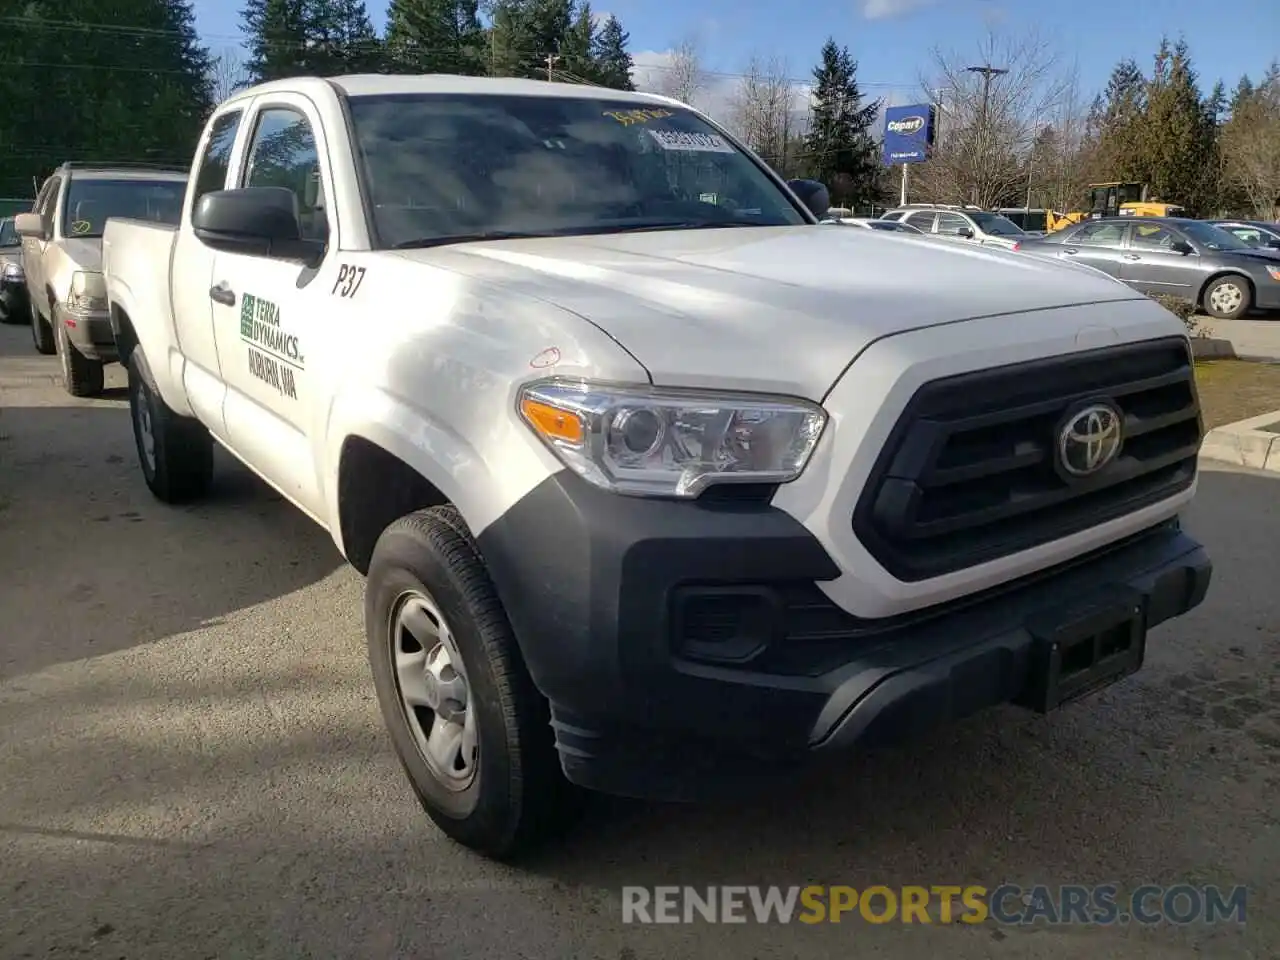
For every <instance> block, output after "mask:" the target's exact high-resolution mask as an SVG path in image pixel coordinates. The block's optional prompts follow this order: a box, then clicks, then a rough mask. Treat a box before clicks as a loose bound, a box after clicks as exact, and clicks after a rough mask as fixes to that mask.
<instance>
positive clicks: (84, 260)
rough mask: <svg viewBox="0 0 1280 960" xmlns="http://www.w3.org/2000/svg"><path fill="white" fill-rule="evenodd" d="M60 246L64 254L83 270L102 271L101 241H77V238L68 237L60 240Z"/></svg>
mask: <svg viewBox="0 0 1280 960" xmlns="http://www.w3.org/2000/svg"><path fill="white" fill-rule="evenodd" d="M58 246H60V247H62V252H63V253H65V254H66V255H67V258H68V259H70V260H71V262H72V263H74V264H75V265H76V266H77V267H79V268H80V269H81V270H89V271H94V270H101V269H102V241H101V240H99V239H93V240H77V239H76V238H75V237H68V238H67V239H65V240H59V241H58Z"/></svg>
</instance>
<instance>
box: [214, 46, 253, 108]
mask: <svg viewBox="0 0 1280 960" xmlns="http://www.w3.org/2000/svg"><path fill="white" fill-rule="evenodd" d="M248 84H249V71H248V69H247V68H246V66H245V62H244V59H243V58H242V57H241V56H240V55H239V53H237V52H236V51H235V50H231V49H227V50H223V51H222V53H220V54H218V55H217V56H216V57H214V58H213V66H212V68H211V69H210V71H209V85H210V87H211V88H212V90H213V99H214V102H215V103H221V102H222V101H223V100H226V99H227V98H228V97H229V96H231V95H232V94H233V93H235V92H236V91H237V90H239V89H241V88H242V87H245V86H248Z"/></svg>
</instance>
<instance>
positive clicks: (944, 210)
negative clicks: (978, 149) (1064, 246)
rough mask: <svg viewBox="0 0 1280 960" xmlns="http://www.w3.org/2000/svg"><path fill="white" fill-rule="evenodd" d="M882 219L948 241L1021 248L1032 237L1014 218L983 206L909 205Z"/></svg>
mask: <svg viewBox="0 0 1280 960" xmlns="http://www.w3.org/2000/svg"><path fill="white" fill-rule="evenodd" d="M881 219H882V220H898V221H901V222H902V223H907V224H910V225H911V226H913V227H915V228H916V229H917V230H919V231H921V232H922V233H927V234H930V235H931V236H936V237H941V238H942V239H944V240H958V241H962V242H965V243H979V244H982V245H983V246H989V247H1001V248H1002V249H1005V250H1017V249H1018V246H1019V244H1020V243H1021V242H1022V241H1023V240H1026V239H1028V235H1027V233H1026V231H1024V230H1023V229H1022V228H1021V227H1019V226H1018V225H1017V224H1016V223H1014V222H1013V221H1012V220H1010V219H1008V218H1007V217H1002V216H1001V215H1000V214H998V213H991V212H989V211H986V210H983V209H981V208H979V207H960V206H948V205H945V204H937V203H917V204H908V205H907V206H905V207H898V208H897V209H895V210H890V211H888V212H887V213H885V214H884V216H882V217H881Z"/></svg>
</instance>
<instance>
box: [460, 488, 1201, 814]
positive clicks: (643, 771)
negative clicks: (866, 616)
mask: <svg viewBox="0 0 1280 960" xmlns="http://www.w3.org/2000/svg"><path fill="white" fill-rule="evenodd" d="M478 546H479V548H480V551H481V554H482V556H483V557H484V559H485V561H486V563H487V565H488V567H489V569H490V572H491V575H492V578H493V580H494V583H495V586H496V588H497V590H498V593H499V596H500V597H501V599H502V602H503V604H504V606H505V608H506V611H507V614H508V616H509V618H510V620H511V623H512V626H513V628H514V630H515V632H516V636H517V638H518V641H519V643H520V647H521V651H522V653H523V655H524V658H525V660H526V662H527V664H528V666H529V670H530V672H531V674H532V677H533V680H534V682H535V683H536V684H537V686H538V687H539V689H540V690H541V691H542V693H543V694H544V695H545V696H546V697H547V698H548V700H549V701H550V704H551V716H552V726H553V728H554V730H555V736H556V743H557V746H558V749H559V751H560V757H561V763H562V765H563V767H564V770H565V773H566V775H567V776H568V778H569V779H570V780H571V781H573V782H574V783H577V784H579V785H581V786H584V787H587V788H591V789H595V790H599V791H602V792H606V793H615V794H621V795H625V796H631V797H638V798H643V799H655V800H694V799H704V798H709V797H713V796H716V795H730V796H731V795H733V794H734V793H736V792H738V791H740V790H741V789H743V788H744V787H747V786H750V785H752V783H754V782H756V781H759V780H760V779H762V778H769V777H772V776H776V774H777V773H778V772H779V770H780V769H782V768H785V767H786V766H787V765H789V764H793V763H795V762H797V761H800V760H803V759H805V758H806V757H812V756H813V755H814V754H819V753H828V752H831V751H834V750H837V749H839V748H848V747H852V746H855V745H873V744H874V745H880V744H884V743H889V742H894V741H897V740H900V739H902V738H904V737H910V736H913V735H915V734H918V733H920V732H922V731H924V730H927V729H928V728H930V727H935V726H938V725H940V724H944V723H947V722H949V721H952V720H955V719H959V718H961V717H964V716H966V715H969V714H972V713H974V712H976V711H978V710H981V709H983V708H986V707H990V706H994V705H997V704H1001V703H1007V702H1015V703H1020V704H1022V705H1024V706H1028V707H1032V708H1033V709H1038V710H1046V709H1050V708H1052V707H1053V706H1055V705H1057V704H1058V703H1059V702H1065V700H1067V699H1071V698H1072V697H1074V696H1078V695H1083V694H1086V693H1089V692H1092V691H1093V690H1096V689H1098V688H1100V687H1101V686H1105V685H1107V684H1108V683H1110V682H1113V681H1115V680H1117V679H1120V678H1121V677H1123V676H1126V675H1128V674H1129V673H1132V672H1133V671H1134V670H1136V669H1137V668H1138V667H1139V666H1140V665H1141V663H1142V658H1143V654H1144V651H1145V638H1146V631H1147V630H1148V629H1149V628H1151V627H1154V626H1155V625H1157V624H1159V623H1161V622H1163V621H1165V620H1168V619H1170V618H1172V617H1176V616H1178V615H1180V614H1183V613H1185V612H1187V611H1188V610H1190V609H1192V608H1193V607H1195V606H1197V605H1199V604H1200V602H1201V601H1202V600H1203V599H1204V596H1205V593H1206V591H1207V589H1208V586H1209V580H1210V576H1211V569H1212V567H1211V563H1210V560H1209V557H1208V555H1207V554H1206V552H1205V550H1204V549H1203V547H1201V545H1200V544H1198V543H1197V542H1195V541H1194V540H1192V539H1191V538H1190V537H1188V536H1187V535H1186V534H1184V533H1183V532H1182V531H1181V529H1180V527H1179V525H1178V523H1177V521H1172V522H1166V523H1163V524H1161V525H1159V526H1157V527H1154V528H1152V529H1150V530H1147V531H1145V532H1144V533H1142V534H1139V535H1137V536H1135V537H1130V538H1128V539H1127V540H1125V541H1122V542H1121V543H1118V544H1113V545H1111V546H1109V547H1107V548H1106V549H1104V550H1100V551H1096V552H1095V553H1092V554H1089V555H1086V556H1084V557H1079V558H1077V559H1075V560H1074V561H1072V562H1071V563H1069V564H1065V565H1063V566H1060V567H1058V568H1054V569H1051V570H1047V571H1043V572H1041V573H1040V574H1037V575H1035V576H1032V577H1028V578H1026V579H1025V580H1022V581H1017V582H1014V583H1011V584H1006V585H1004V586H1002V587H1000V588H997V589H994V590H990V591H987V592H985V593H983V594H980V595H978V596H973V597H967V598H965V599H964V600H963V601H958V602H954V603H949V604H945V605H940V606H937V607H931V608H928V609H926V610H923V611H920V612H919V613H916V614H910V615H905V616H901V617H895V618H892V619H886V620H860V619H858V618H855V617H852V616H850V615H848V614H847V613H845V612H844V611H843V610H841V609H840V608H839V607H837V606H836V605H835V604H833V603H832V602H831V601H829V600H828V599H827V598H826V596H825V595H824V594H823V593H822V592H821V591H820V590H819V589H818V588H817V587H816V585H815V584H816V583H817V582H819V581H823V580H831V579H834V578H835V577H836V576H838V575H839V573H840V571H839V569H838V568H837V567H836V565H835V563H834V562H833V561H832V559H831V557H830V556H829V555H828V554H827V552H826V551H825V550H824V549H823V547H822V546H821V544H819V542H818V541H817V540H816V539H815V538H814V537H813V536H812V535H811V534H810V533H809V532H808V531H807V530H806V529H805V528H804V527H803V526H802V525H800V524H799V523H798V522H797V521H796V520H794V519H793V518H792V517H791V516H789V515H788V514H786V513H784V512H782V511H781V510H778V509H776V508H774V507H772V506H770V505H769V504H768V503H767V502H764V500H763V499H762V500H759V501H757V502H741V501H740V502H722V503H711V502H706V503H704V502H672V501H660V500H649V499H643V498H635V497H624V496H616V495H613V494H609V493H606V492H604V491H602V490H599V489H597V488H595V487H593V486H591V485H590V484H588V483H586V482H585V481H583V480H582V479H580V478H579V477H577V476H575V475H573V474H570V473H560V474H558V475H556V476H554V477H552V478H549V479H548V480H546V481H544V482H543V483H542V484H541V485H539V486H538V487H537V488H535V489H534V490H533V491H532V492H531V493H530V494H529V495H528V496H526V497H525V498H524V499H523V500H521V501H520V502H519V503H518V504H517V505H516V506H515V507H514V508H513V509H512V510H511V511H509V512H508V513H507V514H506V515H504V516H503V517H502V518H501V519H499V520H498V521H496V522H495V523H493V524H492V525H490V526H489V527H487V528H486V529H485V530H484V531H482V533H481V535H480V536H479V538H478Z"/></svg>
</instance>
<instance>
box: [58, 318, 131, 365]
mask: <svg viewBox="0 0 1280 960" xmlns="http://www.w3.org/2000/svg"><path fill="white" fill-rule="evenodd" d="M55 312H56V315H57V322H58V323H60V324H62V325H63V327H65V328H66V331H67V339H68V340H70V341H71V345H72V346H74V347H75V348H76V350H78V351H79V352H80V353H82V354H84V355H85V356H86V357H88V358H89V359H90V360H101V361H102V362H103V363H112V362H114V361H115V360H117V359H119V355H118V354H117V353H116V336H115V333H114V332H112V329H111V314H110V313H109V312H108V311H106V310H103V311H101V312H95V313H72V312H71V311H70V310H67V309H66V308H65V307H64V306H63V305H62V304H58V306H57V309H56V311H55Z"/></svg>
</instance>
